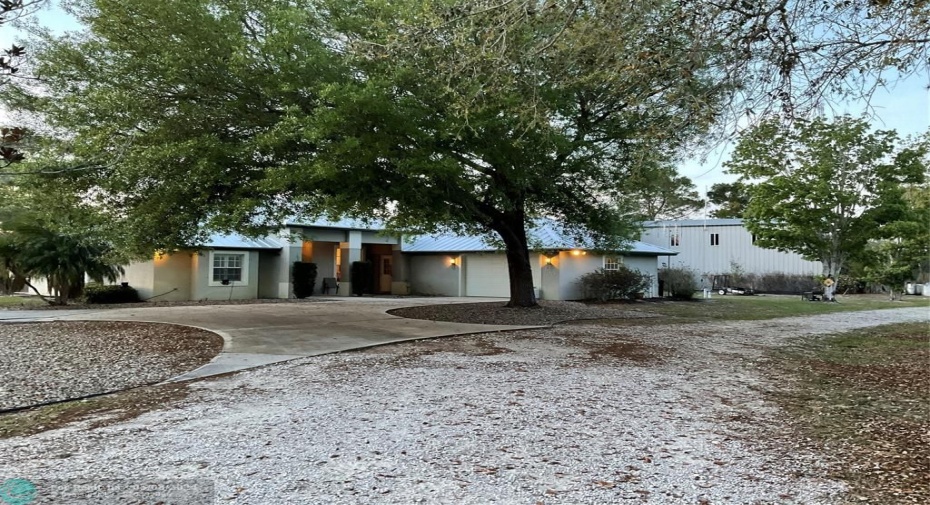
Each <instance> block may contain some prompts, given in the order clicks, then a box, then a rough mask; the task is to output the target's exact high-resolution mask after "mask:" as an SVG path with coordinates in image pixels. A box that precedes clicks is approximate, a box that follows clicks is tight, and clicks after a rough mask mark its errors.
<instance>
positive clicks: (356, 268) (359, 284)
mask: <svg viewBox="0 0 930 505" xmlns="http://www.w3.org/2000/svg"><path fill="white" fill-rule="evenodd" d="M349 272H350V273H351V275H352V294H353V295H355V296H362V295H363V294H365V293H371V292H372V285H371V283H372V281H373V279H374V266H373V265H372V264H371V262H370V261H353V262H352V265H351V266H350V267H349Z"/></svg>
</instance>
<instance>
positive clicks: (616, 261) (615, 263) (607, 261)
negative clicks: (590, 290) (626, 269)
mask: <svg viewBox="0 0 930 505" xmlns="http://www.w3.org/2000/svg"><path fill="white" fill-rule="evenodd" d="M622 264H623V258H621V257H619V256H604V270H620V265H622Z"/></svg>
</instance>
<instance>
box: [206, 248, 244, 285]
mask: <svg viewBox="0 0 930 505" xmlns="http://www.w3.org/2000/svg"><path fill="white" fill-rule="evenodd" d="M248 265H249V257H248V253H246V252H225V251H224V252H216V251H211V252H210V270H211V272H210V282H209V284H210V285H211V286H225V285H228V284H234V285H239V286H241V285H244V284H247V283H248V280H249V279H248ZM223 281H227V284H223Z"/></svg>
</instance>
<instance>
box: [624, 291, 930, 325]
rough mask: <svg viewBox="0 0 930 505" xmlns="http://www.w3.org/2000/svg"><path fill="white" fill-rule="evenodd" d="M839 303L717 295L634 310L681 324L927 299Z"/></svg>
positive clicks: (845, 299) (925, 303)
mask: <svg viewBox="0 0 930 505" xmlns="http://www.w3.org/2000/svg"><path fill="white" fill-rule="evenodd" d="M839 299H840V302H839V303H830V302H807V301H803V300H801V299H800V296H793V295H765V296H730V295H727V296H721V295H714V297H713V298H711V299H708V300H704V299H701V300H694V301H689V302H658V303H651V304H644V305H643V306H641V307H638V308H639V309H640V310H643V311H644V312H650V313H654V314H661V315H664V316H668V317H675V318H680V319H683V320H685V321H681V322H688V321H694V322H697V321H708V320H710V321H714V320H738V321H739V320H741V321H748V320H759V319H775V318H778V317H794V316H812V315H819V314H833V313H837V312H850V311H857V310H876V309H900V308H905V307H928V308H930V297H925V296H908V297H905V298H904V299H902V300H896V301H890V300H889V299H888V296H887V295H849V296H840V297H839Z"/></svg>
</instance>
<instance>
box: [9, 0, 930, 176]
mask: <svg viewBox="0 0 930 505" xmlns="http://www.w3.org/2000/svg"><path fill="white" fill-rule="evenodd" d="M141 1H155V0H141ZM57 3H58V2H57V1H55V2H52V4H53V5H57ZM34 19H35V20H36V21H37V22H38V23H39V24H41V25H42V26H47V27H49V28H52V29H53V30H55V31H64V30H72V29H77V28H78V25H77V23H75V21H74V20H73V19H72V18H70V17H69V16H68V15H67V14H65V13H64V12H62V11H61V10H59V9H57V8H54V7H52V8H49V9H45V10H43V11H41V12H39V13H38V15H36V16H35V17H34ZM19 36H20V35H19V33H18V31H17V30H16V29H15V28H13V27H11V26H2V27H0V47H8V46H9V44H10V43H12V41H13V40H15V39H16V38H18V37H19ZM27 50H28V48H27ZM928 86H930V77H928V76H927V75H926V74H924V75H919V76H912V77H910V78H908V79H907V80H904V81H900V82H898V83H897V84H896V85H895V87H894V88H892V89H880V90H878V92H877V93H876V94H875V95H874V96H873V98H872V100H871V102H870V103H871V107H872V110H871V114H872V116H873V117H874V119H873V124H874V126H875V127H876V128H880V129H893V130H897V131H898V133H899V134H900V135H901V136H902V137H903V136H906V135H913V134H918V133H923V132H926V131H927V130H928V129H930V91H928V89H927V88H928ZM866 110H867V107H866V104H865V103H858V102H857V103H849V104H845V105H844V106H839V107H836V109H835V112H836V113H838V114H851V115H854V116H859V115H861V114H863V113H865V112H866ZM731 149H732V145H729V146H722V147H720V148H718V149H717V150H716V151H714V152H712V153H710V154H709V155H707V156H706V160H704V161H701V160H700V159H692V160H688V161H686V162H684V163H683V164H682V165H681V166H680V167H679V171H680V172H681V173H682V175H685V176H687V177H689V178H691V180H692V181H694V184H695V185H696V186H697V188H698V190H699V191H700V192H701V193H702V194H703V193H704V192H705V191H706V189H707V188H709V187H710V186H711V185H713V184H715V183H718V182H730V181H733V180H735V177H733V176H731V175H728V174H725V173H723V167H722V166H721V165H722V163H723V162H724V161H726V160H727V157H728V155H729V152H730V150H731Z"/></svg>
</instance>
